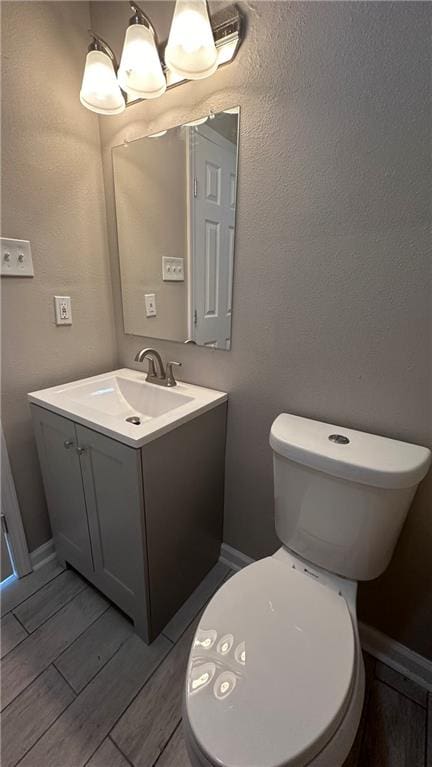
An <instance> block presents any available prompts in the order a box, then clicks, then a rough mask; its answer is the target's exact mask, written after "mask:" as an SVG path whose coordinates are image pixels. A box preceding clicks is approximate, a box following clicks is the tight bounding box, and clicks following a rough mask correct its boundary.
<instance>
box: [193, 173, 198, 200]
mask: <svg viewBox="0 0 432 767" xmlns="http://www.w3.org/2000/svg"><path fill="white" fill-rule="evenodd" d="M193 195H194V197H198V179H197V178H196V176H195V177H194V181H193Z"/></svg>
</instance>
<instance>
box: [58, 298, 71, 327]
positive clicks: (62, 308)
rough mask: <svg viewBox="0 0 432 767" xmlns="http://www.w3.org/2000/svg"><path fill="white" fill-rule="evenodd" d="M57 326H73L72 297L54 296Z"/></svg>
mask: <svg viewBox="0 0 432 767" xmlns="http://www.w3.org/2000/svg"><path fill="white" fill-rule="evenodd" d="M54 306H55V315H56V325H72V306H71V300H70V296H54Z"/></svg>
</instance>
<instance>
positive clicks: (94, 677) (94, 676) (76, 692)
mask: <svg viewBox="0 0 432 767" xmlns="http://www.w3.org/2000/svg"><path fill="white" fill-rule="evenodd" d="M110 607H112V605H110V606H109V607H108V608H107V609H106V610H105V611H104V612H103V613H102V615H101V616H100V617H99V618H98V619H97V620H96V621H94V622H93V623H92V624H91V626H94V624H95V623H97V621H98V620H100V618H102V616H103V615H105V613H107V612H108V610H109V609H110ZM91 626H89V629H90V628H91ZM89 629H86V631H88V630H89ZM86 631H84V633H83V634H81V635H80V636H79V637H77V639H74V641H73V642H72V644H71V645H69V647H66V650H63V652H61V653H60V655H58V656H57V658H55V659H54V660H53V662H52V665H53V666H54V667H55V668H56V669H57V671H58V672H59V673H60V674H61V676H62V677H63V678H64V679H65V680H66V682H68V680H67V679H66V677H65V676H64V674H63V673H62V672H61V671H60V669H59V668H58V666H57V661H58V660H60V658H61V656H62V655H63V653H65V652H67V651H68V650H69V648H70V647H73V645H74V644H75V642H76V641H77V640H78V639H80V638H81V637H83V636H84V634H85V633H86ZM131 636H132V634H129V636H127V637H125V638H124V639H123V641H122V642H120V644H119V646H118V647H116V649H115V650H114V652H113V654H112V655H110V657H109V658H108V659H107V660H106V661H105V663H103V664H102V666H101V667H100V668H98V670H97V671H96V673H95V674H93V676H92V677H91V679H89V680H88V682H86V683H85V685H84V687H82V688H81V690H79V691H77V690H75V688H74V687H72V684H71V683H70V682H68V684H69V686H70V687H71V688H72V690H73V691H74V692H75V695H76V696H77V697H78V695H81V693H83V692H84V690H85V689H86V688H87V687H88V686H89V684H91V683H92V681H93V679H96V677H97V675H98V674H100V672H101V671H102V669H104V668H105V666H106V665H107V664H108V663H109V662H110V661H111V660H112V659H113V658H114V657H115V656H116V655H117V653H118V651H119V650H121V648H122V647H123V645H124V644H126V642H127V641H128V639H130V637H131Z"/></svg>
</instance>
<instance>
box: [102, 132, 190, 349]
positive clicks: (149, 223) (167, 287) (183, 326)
mask: <svg viewBox="0 0 432 767" xmlns="http://www.w3.org/2000/svg"><path fill="white" fill-rule="evenodd" d="M186 148H187V143H186V135H185V132H184V131H181V130H178V129H177V130H173V131H168V133H167V134H166V135H165V136H160V137H159V138H143V139H141V141H133V142H131V143H130V144H127V145H126V146H125V145H124V144H122V145H121V146H118V147H116V148H115V151H114V152H113V164H114V168H115V203H116V219H117V231H118V241H119V243H121V245H120V248H119V250H120V252H121V259H120V260H121V276H122V285H121V287H122V300H123V315H124V316H123V322H124V328H125V331H126V332H127V333H135V334H137V335H142V336H145V335H147V336H148V337H150V336H151V337H152V338H172V339H173V340H178V341H184V339H185V338H187V335H188V330H187V329H188V324H187V288H186V285H187V280H188V274H187V258H186V256H187V250H186V248H187V185H186V158H187V154H186ZM163 256H174V257H177V258H183V259H184V272H185V280H184V281H183V282H164V281H163V279H162V257H163ZM153 292H154V293H155V294H156V307H157V314H156V317H149V318H147V317H146V314H145V303H144V296H145V294H146V293H153Z"/></svg>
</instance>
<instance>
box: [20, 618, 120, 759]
mask: <svg viewBox="0 0 432 767" xmlns="http://www.w3.org/2000/svg"><path fill="white" fill-rule="evenodd" d="M105 612H106V611H105ZM96 620H97V619H96ZM95 622H96V621H93V623H95ZM93 623H91V624H90V625H91V626H92V625H93ZM89 628H90V626H89ZM86 630H87V629H86ZM83 633H84V632H83ZM81 636H82V634H81ZM119 650H120V647H118V648H117V650H116V651H115V653H114V655H112V656H111V657H112V658H114V657H115V656H116V655H117V653H118V652H119ZM51 665H54V664H53V663H50V666H51ZM55 668H56V670H57V671H58V668H57V666H55ZM44 670H45V671H46V669H44ZM42 673H43V672H42ZM98 673H99V672H98ZM39 676H40V675H39ZM96 677H97V674H95V676H94V677H93V679H96ZM88 684H90V682H89V683H88ZM87 687H88V685H86V686H85V687H83V689H82V690H81V692H80V693H78V695H77V694H75V698H74V699H73V700H71V702H70V703H69V705H68V706H66V708H65V709H63V711H62V712H61V714H59V716H57V717H56V718H55V719H54V720H53V721H52V722H51V724H50V726H49V727H48V728H47V729H46V730H45V732H44V733H43V735H46V733H47V732H49V730H50V729H51V727H53V726H54V725H55V723H56V722H57V720H58V719H59V718H60V717H61V716H63V714H64V713H65V712H66V711H67V710H68V709H69V708H70V706H72V704H73V703H75V701H76V700H77V699H78V697H79V695H81V693H82V692H84V690H85V689H86V688H87ZM8 705H10V703H9V704H8ZM43 735H41V738H42V737H43ZM108 735H109V733H108V734H107V735H105V736H104V738H103V739H102V741H101V742H100V743H99V745H98V746H97V747H96V749H95V750H94V751H93V753H92V755H91V756H90V757H89V759H88V760H87V761H86V762H84V763H83V765H80V766H79V767H85V765H86V764H87V762H88V761H89V760H90V759H91V758H92V756H93V755H94V754H95V753H96V751H97V750H98V748H99V746H101V745H102V743H103V741H104V740H105V738H106V737H108ZM41 738H38V739H37V740H35V742H34V743H33V745H32V746H31V748H29V749H28V751H26V753H25V754H24V756H26V755H27V754H28V753H29V752H30V751H31V750H32V748H34V747H35V746H36V745H37V744H38V743H39V741H40V739H41ZM115 745H117V744H115ZM24 756H22V757H21V759H20V762H21V761H22V760H23V759H24ZM17 765H19V762H17V764H16V765H14V767H17ZM77 767H78V766H77Z"/></svg>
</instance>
